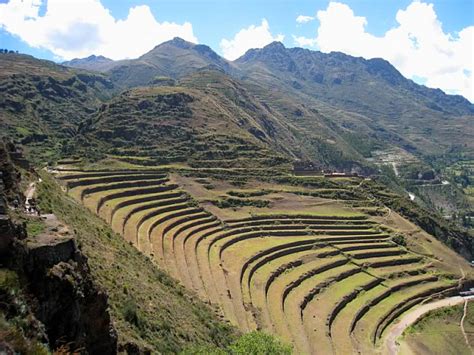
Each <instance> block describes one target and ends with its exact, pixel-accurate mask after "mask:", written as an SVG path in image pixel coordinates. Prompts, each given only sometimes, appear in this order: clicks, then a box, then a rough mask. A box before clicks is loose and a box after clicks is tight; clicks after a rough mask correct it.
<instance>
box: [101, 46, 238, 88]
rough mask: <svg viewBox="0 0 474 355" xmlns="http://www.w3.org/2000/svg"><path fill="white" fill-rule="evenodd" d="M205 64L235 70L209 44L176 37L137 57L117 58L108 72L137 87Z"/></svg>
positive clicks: (116, 81) (177, 76) (113, 78)
mask: <svg viewBox="0 0 474 355" xmlns="http://www.w3.org/2000/svg"><path fill="white" fill-rule="evenodd" d="M206 67H213V68H216V69H219V70H224V71H225V72H231V71H232V70H233V66H232V64H231V63H230V62H228V61H227V60H225V59H224V58H222V57H220V56H219V55H218V54H217V53H215V52H214V51H213V50H212V49H211V48H210V47H208V46H206V45H202V44H193V43H190V42H187V41H184V40H183V39H181V38H174V39H172V40H171V41H167V42H164V43H162V44H160V45H158V46H156V47H155V48H153V49H152V50H151V51H149V52H148V53H145V54H144V55H142V56H141V57H139V58H137V59H131V60H123V61H119V62H115V64H114V66H113V67H112V68H110V69H109V70H107V73H108V74H109V75H110V78H111V79H112V80H113V81H114V82H115V83H117V84H118V85H119V86H122V87H134V86H142V85H147V84H150V83H151V82H153V80H154V79H156V78H157V77H170V78H173V79H177V78H181V77H183V76H186V75H188V74H191V73H193V72H195V71H196V70H199V69H203V68H206Z"/></svg>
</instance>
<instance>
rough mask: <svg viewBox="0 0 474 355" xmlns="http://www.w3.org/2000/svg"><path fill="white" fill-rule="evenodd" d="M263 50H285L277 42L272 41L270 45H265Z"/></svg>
mask: <svg viewBox="0 0 474 355" xmlns="http://www.w3.org/2000/svg"><path fill="white" fill-rule="evenodd" d="M263 49H264V50H282V49H286V47H285V45H284V44H283V43H281V42H279V41H273V42H272V43H269V44H267V45H266V46H265V47H263Z"/></svg>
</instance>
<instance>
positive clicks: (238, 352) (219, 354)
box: [181, 332, 292, 355]
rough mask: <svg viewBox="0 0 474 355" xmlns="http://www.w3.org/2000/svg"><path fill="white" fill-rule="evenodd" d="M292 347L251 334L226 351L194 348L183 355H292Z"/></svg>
mask: <svg viewBox="0 0 474 355" xmlns="http://www.w3.org/2000/svg"><path fill="white" fill-rule="evenodd" d="M291 350H292V349H291V346H289V345H287V344H284V343H282V342H280V341H279V340H277V339H276V338H274V337H273V336H271V335H269V334H265V333H261V332H251V333H248V334H245V335H243V336H241V337H240V338H239V339H238V340H236V341H235V342H234V343H232V344H230V345H229V346H227V347H226V348H225V349H220V348H216V347H202V346H201V347H199V346H198V347H192V348H189V349H186V350H184V351H183V352H181V354H182V355H207V354H210V355H247V354H248V355H290V354H291V353H292V351H291Z"/></svg>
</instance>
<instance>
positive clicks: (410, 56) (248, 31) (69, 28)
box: [0, 0, 474, 100]
mask: <svg viewBox="0 0 474 355" xmlns="http://www.w3.org/2000/svg"><path fill="white" fill-rule="evenodd" d="M131 9H132V10H131ZM131 11H132V12H134V14H133V16H131ZM300 15H303V16H305V18H306V20H304V21H303V20H302V21H300V23H298V22H297V21H296V19H297V17H298V16H300ZM473 19H474V1H473V0H424V1H421V2H419V1H418V0H415V1H412V0H338V1H336V2H330V1H328V0H324V1H322V0H298V1H295V0H272V1H269V0H202V1H201V0H0V48H9V49H13V50H18V51H20V52H22V53H28V54H32V55H34V56H37V57H40V58H45V59H51V60H56V61H62V60H64V59H71V58H73V57H84V56H87V55H90V54H93V53H94V54H102V55H106V56H109V57H111V58H113V59H121V58H125V57H129V58H133V57H138V56H139V55H141V54H143V53H144V52H146V51H148V50H150V49H151V48H153V46H154V45H157V44H159V43H161V42H163V41H165V40H168V39H170V38H172V37H174V36H175V35H176V36H180V37H183V38H185V39H188V40H191V41H198V42H199V43H204V44H207V45H209V46H210V47H211V48H213V49H214V50H215V51H216V52H218V53H219V54H221V55H223V56H225V57H226V58H228V59H230V60H233V59H235V58H237V57H238V56H240V55H242V54H243V53H244V52H245V51H246V50H248V49H249V48H253V47H262V46H264V45H266V44H268V43H269V42H271V41H273V40H281V41H282V42H283V43H284V44H285V46H287V47H294V46H304V47H307V48H310V49H314V50H321V51H323V52H330V51H332V50H338V51H342V52H346V53H348V54H352V55H356V56H363V57H366V58H371V57H383V58H385V59H387V60H389V61H390V62H392V64H394V65H395V66H396V67H397V69H399V70H400V71H401V72H402V74H404V75H405V76H407V77H410V78H413V79H415V80H417V81H418V82H423V83H426V85H427V86H431V87H439V88H441V89H443V90H445V91H447V92H450V93H460V94H463V95H464V96H466V97H468V98H470V99H471V100H474V93H473V92H472V90H473V85H472V81H473V77H472V71H473V63H472V62H473V57H472V52H473V51H474V48H473V41H474V20H473ZM469 52H471V53H469ZM425 63H428V64H425ZM454 66H455V67H456V68H455V70H454V69H453V67H454Z"/></svg>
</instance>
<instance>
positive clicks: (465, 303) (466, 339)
mask: <svg viewBox="0 0 474 355" xmlns="http://www.w3.org/2000/svg"><path fill="white" fill-rule="evenodd" d="M468 303H469V300H468V299H465V300H464V312H463V315H462V318H461V324H460V326H461V332H462V335H463V336H464V341H465V342H466V345H467V347H468V348H469V350H470V351H471V354H474V351H473V350H472V347H471V344H470V343H469V338H468V337H467V334H466V330H465V329H464V319H465V318H466V315H467V304H468Z"/></svg>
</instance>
